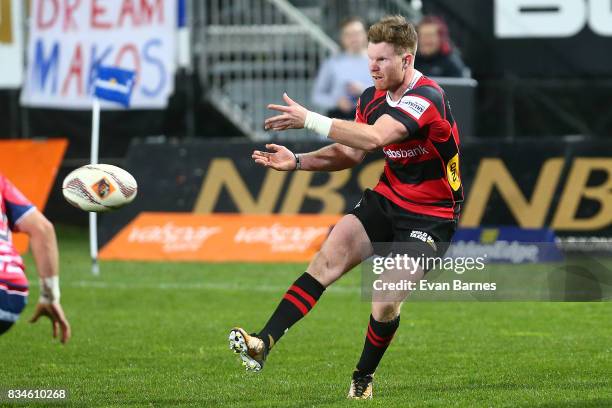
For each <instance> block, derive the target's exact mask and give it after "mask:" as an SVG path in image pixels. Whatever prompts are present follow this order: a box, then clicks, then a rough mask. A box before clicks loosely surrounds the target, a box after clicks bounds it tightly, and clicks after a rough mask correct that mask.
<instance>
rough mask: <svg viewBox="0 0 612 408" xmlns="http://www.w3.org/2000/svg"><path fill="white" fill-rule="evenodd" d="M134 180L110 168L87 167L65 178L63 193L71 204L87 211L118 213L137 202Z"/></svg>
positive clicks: (122, 171) (114, 167)
mask: <svg viewBox="0 0 612 408" xmlns="http://www.w3.org/2000/svg"><path fill="white" fill-rule="evenodd" d="M137 191H138V185H137V184H136V180H134V177H132V175H131V174H130V173H128V172H127V171H125V170H123V169H122V168H120V167H117V166H112V165H110V164H88V165H86V166H83V167H79V168H78V169H76V170H74V171H73V172H71V173H70V174H68V175H67V176H66V178H65V179H64V182H63V183H62V193H63V194H64V198H65V199H66V201H68V202H69V203H70V204H72V205H73V206H75V207H76V208H79V209H81V210H84V211H92V212H104V211H111V210H116V209H118V208H121V207H123V206H124V205H126V204H129V203H131V202H132V201H133V200H134V198H136V192H137Z"/></svg>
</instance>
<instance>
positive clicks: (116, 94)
mask: <svg viewBox="0 0 612 408" xmlns="http://www.w3.org/2000/svg"><path fill="white" fill-rule="evenodd" d="M134 76H135V72H134V71H129V70H125V69H121V68H115V67H105V66H99V67H98V68H97V70H96V80H95V82H94V94H93V105H92V117H91V157H90V161H91V164H98V156H99V145H100V99H103V100H106V101H111V102H117V103H119V104H121V105H123V107H124V108H126V109H127V108H129V106H130V97H131V96H132V90H133V89H134V82H135V81H134ZM89 253H90V256H91V273H92V274H94V275H99V274H100V265H99V264H98V214H97V213H95V212H90V213H89Z"/></svg>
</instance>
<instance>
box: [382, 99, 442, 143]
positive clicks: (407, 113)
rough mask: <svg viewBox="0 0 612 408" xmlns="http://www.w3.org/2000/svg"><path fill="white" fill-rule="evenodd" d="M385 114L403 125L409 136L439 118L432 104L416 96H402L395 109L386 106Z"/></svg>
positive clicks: (428, 100)
mask: <svg viewBox="0 0 612 408" xmlns="http://www.w3.org/2000/svg"><path fill="white" fill-rule="evenodd" d="M386 113H387V114H389V115H390V116H391V117H392V118H393V119H395V120H397V121H398V122H400V123H401V124H402V125H404V126H405V127H406V129H407V130H408V135H409V136H411V135H414V134H415V133H417V132H418V131H419V129H421V128H423V127H425V126H427V125H428V124H430V123H431V122H433V121H434V120H436V118H438V117H439V116H440V114H439V112H438V109H437V108H436V105H435V103H434V102H432V101H431V100H430V99H428V98H427V97H424V96H421V95H416V94H408V95H406V96H404V97H403V98H402V99H401V101H400V102H399V103H398V104H397V106H395V107H392V106H388V108H387V112H386Z"/></svg>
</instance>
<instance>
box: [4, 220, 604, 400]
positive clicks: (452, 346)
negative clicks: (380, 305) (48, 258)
mask: <svg viewBox="0 0 612 408" xmlns="http://www.w3.org/2000/svg"><path fill="white" fill-rule="evenodd" d="M60 245H61V249H60V250H61V256H62V259H61V265H62V304H63V305H64V308H65V310H66V313H67V315H68V317H69V318H70V321H71V323H72V328H73V339H72V341H71V342H70V343H69V344H67V345H66V346H61V345H59V344H58V343H57V342H56V341H52V340H51V335H50V334H51V329H50V325H49V324H48V322H40V323H38V324H36V325H30V324H28V323H27V318H28V317H29V315H30V314H31V312H32V309H33V306H34V303H35V302H34V301H35V300H36V298H37V295H38V288H37V280H36V279H35V273H34V268H33V263H32V260H31V258H29V257H28V258H27V263H28V266H29V270H28V276H29V277H30V280H31V282H32V293H31V302H30V304H29V305H28V307H27V309H26V311H25V313H24V318H23V319H22V320H21V321H20V322H19V323H18V324H17V325H16V326H15V327H14V328H12V329H11V330H10V331H9V332H8V333H7V334H6V335H4V336H3V337H1V338H0V342H1V344H2V348H3V351H4V353H3V354H4V361H3V367H2V369H1V370H0V388H3V389H7V388H66V389H68V390H69V392H70V399H69V403H68V404H69V405H74V406H125V405H131V406H178V405H189V406H198V407H201V406H282V407H286V406H301V407H311V406H317V407H319V406H356V405H357V404H358V403H359V402H354V401H346V400H345V395H346V392H347V389H348V383H349V376H350V373H351V371H352V369H353V367H354V365H355V363H356V361H357V358H358V356H359V353H360V351H361V347H362V344H363V336H364V333H365V327H366V324H367V318H368V314H369V304H368V303H366V302H363V301H361V297H360V294H359V293H360V292H359V280H360V274H359V272H358V271H353V272H352V273H351V274H349V275H348V276H347V277H346V278H345V279H343V280H341V281H340V282H338V283H337V284H336V286H335V287H332V288H330V290H328V292H327V293H326V294H325V295H324V296H323V297H322V300H321V301H320V302H319V304H318V305H317V307H316V308H315V309H314V310H313V312H312V313H311V314H310V315H309V316H308V317H307V318H306V319H305V320H304V321H302V322H301V323H300V324H298V325H296V326H295V327H294V328H293V329H292V330H291V331H290V332H289V333H288V334H287V335H286V336H285V337H284V338H283V339H282V341H281V342H280V343H279V344H278V346H277V347H276V348H275V349H274V352H273V353H272V354H271V356H270V358H269V360H268V362H267V364H266V368H265V370H264V371H262V372H261V373H260V374H250V373H245V372H244V371H243V370H242V367H241V366H240V364H239V359H238V357H237V356H235V355H233V354H232V353H231V352H230V351H229V349H228V347H227V333H228V329H229V328H231V327H232V326H234V325H238V324H239V325H243V326H245V327H246V328H247V329H249V330H256V329H259V328H260V327H261V326H262V325H263V324H264V323H265V320H266V319H267V317H268V315H269V314H270V313H271V311H272V310H273V308H274V307H275V305H276V303H277V301H278V300H279V299H280V297H281V296H282V293H283V292H284V290H285V289H286V287H288V285H289V284H290V283H291V282H292V281H293V279H295V277H296V276H298V275H299V274H300V273H301V271H303V270H304V267H305V265H296V264H284V265H283V264H274V265H265V264H196V263H180V264H169V263H111V262H107V263H103V264H102V274H101V276H99V277H93V276H91V274H90V272H89V262H88V256H87V253H88V250H87V242H86V238H85V234H84V232H83V231H78V230H76V231H75V230H71V229H61V230H60ZM611 317H612V303H543V302H542V303H535V302H533V303H518V302H515V303H491V302H489V303H486V302H484V303H480V302H462V303H461V302H417V303H408V304H406V305H405V306H404V308H403V311H402V325H401V327H400V329H399V332H398V334H397V335H396V338H395V340H394V342H393V344H392V346H391V347H390V349H389V350H388V352H387V355H386V356H385V359H384V360H383V362H382V364H381V366H380V367H379V369H378V372H377V376H376V381H375V388H374V396H375V399H374V400H373V401H371V402H369V403H368V402H366V404H368V406H385V407H397V406H426V407H433V406H440V407H449V406H461V407H464V406H465V407H481V406H482V407H503V406H513V407H514V406H523V407H534V406H535V407H563V406H568V407H585V406H586V407H590V406H592V407H602V406H612V383H611V373H612V318H611ZM359 405H360V406H361V404H359Z"/></svg>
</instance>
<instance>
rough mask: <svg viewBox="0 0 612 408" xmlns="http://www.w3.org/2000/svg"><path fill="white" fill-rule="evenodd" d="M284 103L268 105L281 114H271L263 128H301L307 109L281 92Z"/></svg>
mask: <svg viewBox="0 0 612 408" xmlns="http://www.w3.org/2000/svg"><path fill="white" fill-rule="evenodd" d="M283 100H284V101H285V103H286V104H287V106H285V105H274V104H270V105H268V109H272V110H275V111H278V112H282V115H277V116H272V117H271V118H268V119H266V121H265V122H264V129H265V130H287V129H302V128H304V122H305V121H306V114H307V113H308V109H306V108H305V107H303V106H302V105H300V104H299V103H297V102H295V101H294V100H293V99H291V98H290V97H289V95H287V94H286V93H284V94H283Z"/></svg>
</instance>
